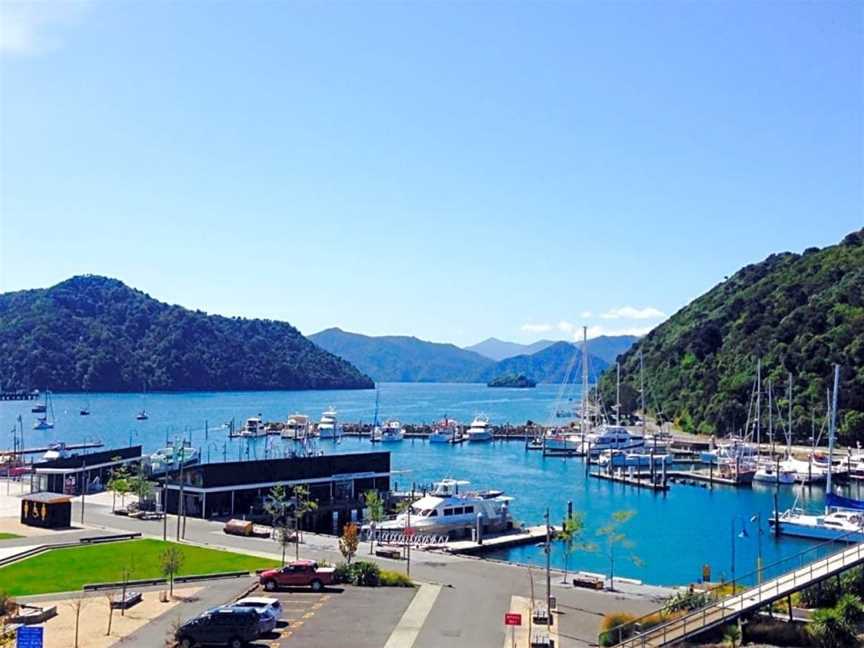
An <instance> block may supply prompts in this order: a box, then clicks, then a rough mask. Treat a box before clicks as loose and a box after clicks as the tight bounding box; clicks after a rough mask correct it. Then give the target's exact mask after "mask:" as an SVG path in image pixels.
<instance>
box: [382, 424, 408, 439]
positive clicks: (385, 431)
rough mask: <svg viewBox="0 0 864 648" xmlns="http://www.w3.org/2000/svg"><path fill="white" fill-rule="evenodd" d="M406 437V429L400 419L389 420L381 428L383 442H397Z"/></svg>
mask: <svg viewBox="0 0 864 648" xmlns="http://www.w3.org/2000/svg"><path fill="white" fill-rule="evenodd" d="M404 438H405V430H404V429H403V428H402V424H401V423H400V422H399V421H387V422H386V423H385V424H384V427H383V428H382V429H381V434H380V441H381V443H395V442H397V441H401V440H402V439H404Z"/></svg>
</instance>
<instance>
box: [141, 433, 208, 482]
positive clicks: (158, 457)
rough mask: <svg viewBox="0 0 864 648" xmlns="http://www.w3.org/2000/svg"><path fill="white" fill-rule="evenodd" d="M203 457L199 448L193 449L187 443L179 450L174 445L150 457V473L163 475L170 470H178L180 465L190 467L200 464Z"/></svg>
mask: <svg viewBox="0 0 864 648" xmlns="http://www.w3.org/2000/svg"><path fill="white" fill-rule="evenodd" d="M200 458H201V456H200V453H199V451H198V449H197V448H193V447H192V445H191V444H190V443H189V442H188V441H187V442H184V443H183V445H181V446H180V447H179V448H177V447H175V446H174V445H173V444H172V445H168V446H166V447H164V448H161V449H159V450H157V451H156V452H154V453H153V454H151V455H150V472H151V474H153V475H158V474H163V473H166V472H168V471H170V470H177V469H178V468H180V465H181V464H182V465H183V466H188V465H190V464H195V463H198V461H199V460H200Z"/></svg>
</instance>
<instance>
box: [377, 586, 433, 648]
mask: <svg viewBox="0 0 864 648" xmlns="http://www.w3.org/2000/svg"><path fill="white" fill-rule="evenodd" d="M440 591H441V586H440V585H429V584H424V585H421V586H420V591H419V592H417V594H415V595H414V600H412V601H411V604H410V605H409V606H408V608H407V609H406V610H405V613H404V614H403V615H402V618H401V619H399V623H398V625H397V626H396V627H395V628H394V629H393V632H392V633H390V638H389V639H387V643H386V644H384V648H411V647H412V646H413V645H414V642H415V641H416V640H417V635H418V634H420V630H421V629H422V628H423V623H425V621H426V617H428V616H429V612H431V611H432V606H434V605H435V599H437V598H438V592H440Z"/></svg>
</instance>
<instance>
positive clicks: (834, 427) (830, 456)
mask: <svg viewBox="0 0 864 648" xmlns="http://www.w3.org/2000/svg"><path fill="white" fill-rule="evenodd" d="M839 386H840V365H836V364H835V365H834V393H833V395H832V397H831V427H830V428H829V429H828V480H827V481H826V482H825V493H826V494H827V495H830V494H831V493H832V490H831V462H832V460H833V459H834V436H835V435H836V434H837V391H838V389H839ZM825 513H828V507H827V506H826V507H825Z"/></svg>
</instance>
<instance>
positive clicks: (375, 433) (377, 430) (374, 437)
mask: <svg viewBox="0 0 864 648" xmlns="http://www.w3.org/2000/svg"><path fill="white" fill-rule="evenodd" d="M378 396H379V392H378V387H377V386H376V387H375V413H374V414H373V415H372V432H371V433H370V434H369V440H370V441H371V442H372V443H378V442H379V441H380V440H381V427H380V426H379V425H378Z"/></svg>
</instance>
